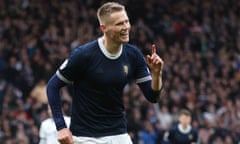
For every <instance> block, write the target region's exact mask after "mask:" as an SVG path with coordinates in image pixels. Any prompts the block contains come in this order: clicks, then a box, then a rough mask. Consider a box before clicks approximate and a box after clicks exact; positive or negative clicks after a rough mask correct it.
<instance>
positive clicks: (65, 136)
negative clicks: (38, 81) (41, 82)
mask: <svg viewBox="0 0 240 144" xmlns="http://www.w3.org/2000/svg"><path fill="white" fill-rule="evenodd" d="M65 85H66V83H65V82H63V81H62V80H60V79H59V78H58V77H57V75H56V74H54V75H53V76H52V77H51V79H50V80H49V81H48V84H47V96H48V102H49V105H50V108H51V111H52V114H53V119H54V122H55V124H56V128H57V130H58V141H59V142H60V143H66V144H72V143H73V139H72V133H71V132H70V130H69V129H68V128H67V126H66V123H65V121H64V118H63V114H62V108H61V98H60V89H61V88H62V87H63V86H65Z"/></svg>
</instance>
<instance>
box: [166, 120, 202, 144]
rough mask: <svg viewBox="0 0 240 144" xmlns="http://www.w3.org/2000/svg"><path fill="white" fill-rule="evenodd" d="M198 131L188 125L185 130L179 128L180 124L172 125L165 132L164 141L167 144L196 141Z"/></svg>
mask: <svg viewBox="0 0 240 144" xmlns="http://www.w3.org/2000/svg"><path fill="white" fill-rule="evenodd" d="M197 139H198V132H197V129H195V128H193V127H191V126H189V129H188V130H186V131H185V132H184V131H183V130H182V129H181V126H180V125H177V126H174V127H172V128H171V129H170V130H169V131H168V132H167V134H165V141H167V143H169V144H191V143H192V142H195V143H196V142H197Z"/></svg>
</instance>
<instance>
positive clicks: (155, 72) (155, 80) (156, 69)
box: [146, 44, 164, 91]
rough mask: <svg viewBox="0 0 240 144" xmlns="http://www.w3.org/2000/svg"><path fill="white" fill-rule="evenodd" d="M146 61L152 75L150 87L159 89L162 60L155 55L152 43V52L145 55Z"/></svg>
mask: <svg viewBox="0 0 240 144" xmlns="http://www.w3.org/2000/svg"><path fill="white" fill-rule="evenodd" d="M146 61H147V64H148V67H149V69H150V71H151V75H152V85H151V86H152V89H153V90H154V91H160V89H161V88H162V69H163V65H164V62H163V60H162V59H161V58H160V57H159V56H158V55H157V53H156V47H155V45H154V44H153V45H152V54H151V55H147V56H146Z"/></svg>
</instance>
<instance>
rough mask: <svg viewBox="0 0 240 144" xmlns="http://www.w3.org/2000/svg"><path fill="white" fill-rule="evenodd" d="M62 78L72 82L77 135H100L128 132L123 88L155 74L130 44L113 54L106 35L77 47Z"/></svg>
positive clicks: (61, 70) (73, 126)
mask: <svg viewBox="0 0 240 144" xmlns="http://www.w3.org/2000/svg"><path fill="white" fill-rule="evenodd" d="M56 74H57V76H58V78H59V79H61V80H62V81H64V82H66V83H72V84H73V87H74V95H73V99H72V117H71V126H70V129H71V131H72V133H73V135H76V136H90V137H99V136H107V135H114V134H121V133H126V132H127V130H126V120H125V115H124V106H123V102H122V95H123V93H122V92H123V88H124V87H125V85H126V84H127V83H128V82H129V81H131V80H135V81H136V82H137V83H142V82H146V81H149V80H151V76H150V73H149V70H148V67H147V65H146V62H145V60H144V57H143V55H142V54H141V52H140V51H139V50H138V49H137V48H136V47H134V46H132V45H130V44H123V45H122V48H121V51H120V52H119V53H118V54H116V55H111V54H110V53H108V52H107V51H106V48H105V47H104V45H103V42H102V38H99V39H98V40H95V41H92V42H90V43H87V44H85V45H83V46H80V47H79V48H76V49H75V50H74V51H73V52H72V53H71V55H70V57H69V58H68V59H67V60H65V62H64V63H63V64H62V65H61V66H60V68H59V69H58V71H57V73H56Z"/></svg>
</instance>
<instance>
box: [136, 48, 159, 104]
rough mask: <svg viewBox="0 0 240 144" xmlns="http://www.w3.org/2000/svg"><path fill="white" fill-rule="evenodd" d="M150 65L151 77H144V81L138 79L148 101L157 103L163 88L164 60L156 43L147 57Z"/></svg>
mask: <svg viewBox="0 0 240 144" xmlns="http://www.w3.org/2000/svg"><path fill="white" fill-rule="evenodd" d="M146 60H147V64H148V67H149V68H150V70H151V76H150V79H148V80H147V79H146V78H143V79H145V80H143V81H141V80H140V81H139V80H138V81H137V83H138V85H139V87H140V88H141V90H142V92H143V94H144V96H145V97H146V98H147V100H148V101H150V102H152V103H156V102H158V101H159V100H160V93H161V90H162V69H163V61H162V59H161V58H160V57H159V56H158V55H157V54H156V48H155V45H153V46H152V54H151V55H147V57H146Z"/></svg>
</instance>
